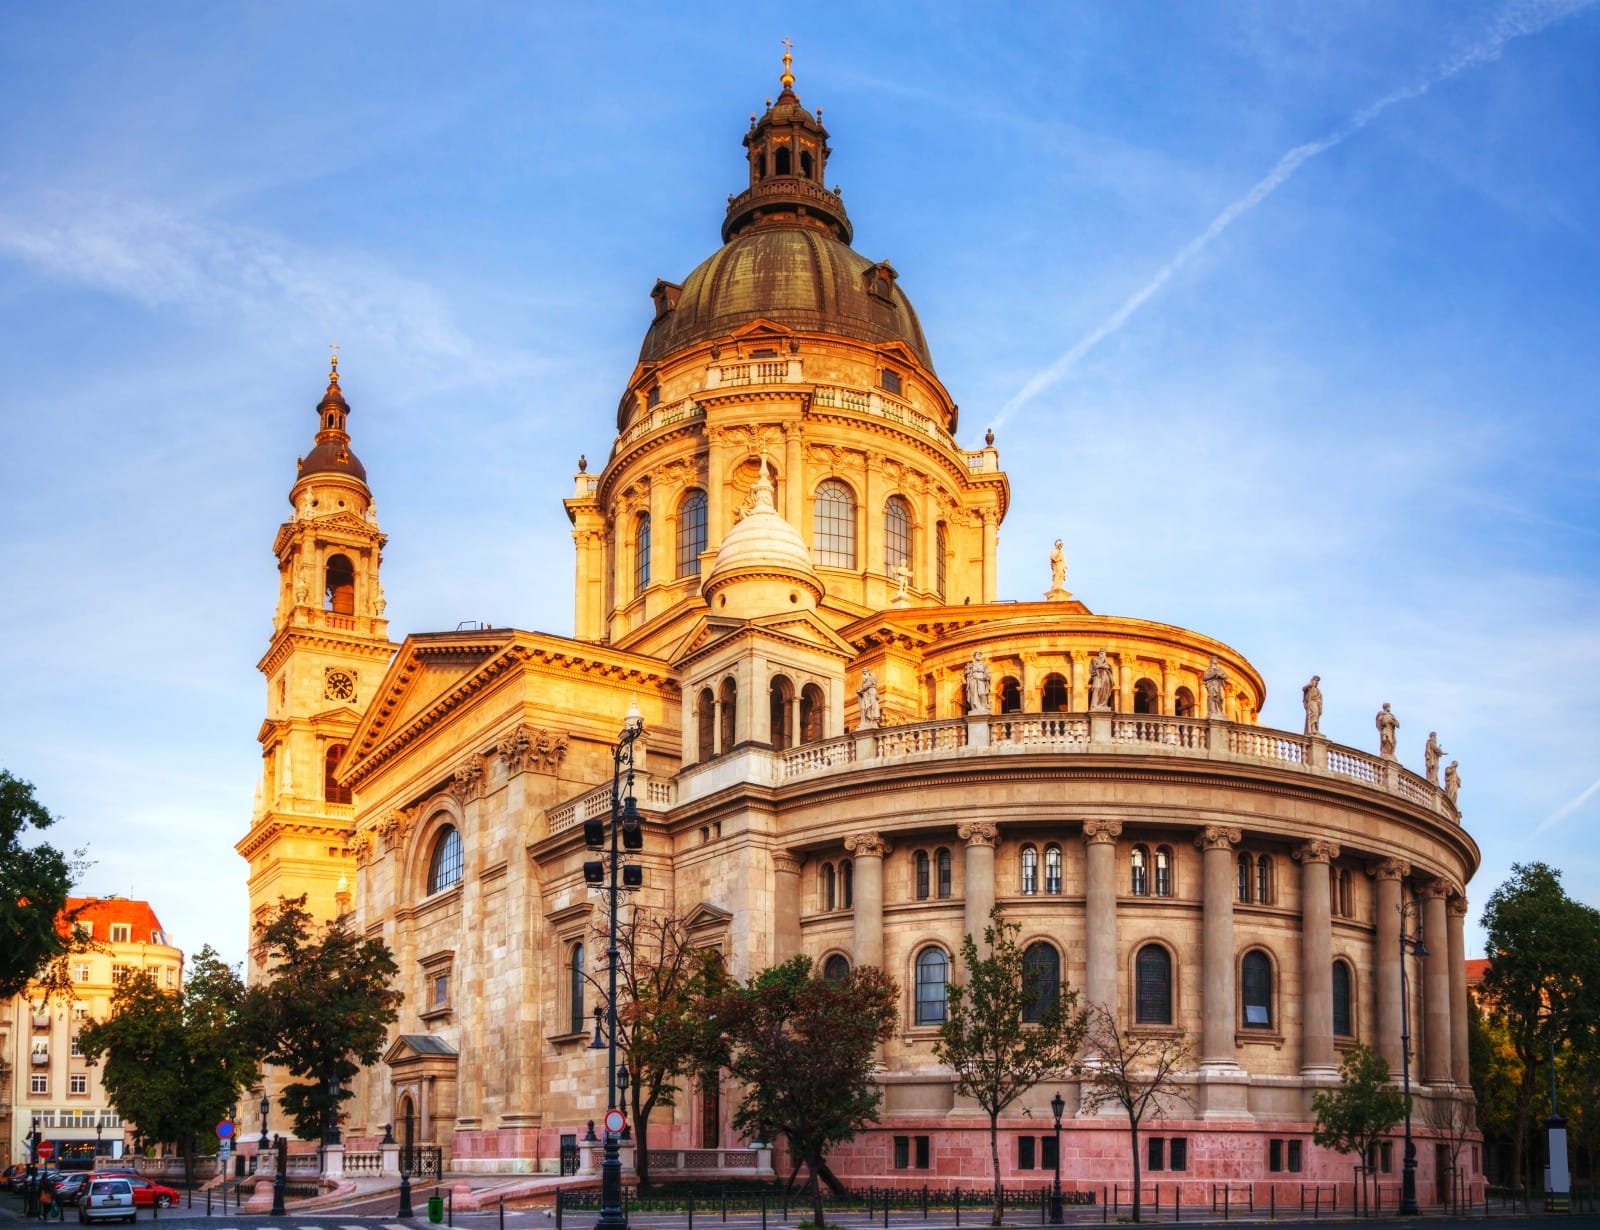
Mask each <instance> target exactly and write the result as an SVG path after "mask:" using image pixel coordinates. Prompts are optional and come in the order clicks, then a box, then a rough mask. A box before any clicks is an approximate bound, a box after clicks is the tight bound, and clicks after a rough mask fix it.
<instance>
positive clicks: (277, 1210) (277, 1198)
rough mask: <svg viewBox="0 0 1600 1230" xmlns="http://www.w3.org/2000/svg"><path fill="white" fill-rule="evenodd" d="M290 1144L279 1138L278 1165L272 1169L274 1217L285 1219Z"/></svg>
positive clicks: (272, 1213)
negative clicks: (284, 1202) (284, 1198)
mask: <svg viewBox="0 0 1600 1230" xmlns="http://www.w3.org/2000/svg"><path fill="white" fill-rule="evenodd" d="M288 1170H289V1142H288V1141H286V1140H284V1139H283V1137H281V1136H280V1137H278V1158H277V1164H276V1165H275V1166H273V1168H272V1212H271V1214H270V1216H272V1217H283V1216H285V1215H286V1210H285V1209H284V1207H283V1197H284V1194H285V1189H286V1188H287V1186H288V1183H289V1177H288Z"/></svg>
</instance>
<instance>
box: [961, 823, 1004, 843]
mask: <svg viewBox="0 0 1600 1230" xmlns="http://www.w3.org/2000/svg"><path fill="white" fill-rule="evenodd" d="M956 836H957V837H959V838H961V840H962V841H964V842H966V843H967V844H968V845H969V846H996V845H999V844H1000V830H999V828H997V827H996V826H995V825H993V824H990V823H989V822H988V821H987V820H974V821H971V822H970V823H968V824H960V825H957V826H956Z"/></svg>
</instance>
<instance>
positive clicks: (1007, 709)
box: [1000, 675, 1022, 713]
mask: <svg viewBox="0 0 1600 1230" xmlns="http://www.w3.org/2000/svg"><path fill="white" fill-rule="evenodd" d="M1000 712H1001V713H1021V712H1022V684H1021V683H1019V682H1018V681H1017V680H1016V679H1014V678H1013V677H1012V676H1010V675H1007V676H1006V677H1005V678H1004V679H1002V680H1001V681H1000Z"/></svg>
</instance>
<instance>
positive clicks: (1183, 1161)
mask: <svg viewBox="0 0 1600 1230" xmlns="http://www.w3.org/2000/svg"><path fill="white" fill-rule="evenodd" d="M1167 1169H1168V1170H1187V1169H1189V1138H1188V1137H1187V1136H1174V1137H1173V1138H1172V1139H1171V1140H1169V1141H1168V1142H1167Z"/></svg>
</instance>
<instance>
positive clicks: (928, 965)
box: [916, 948, 950, 1025]
mask: <svg viewBox="0 0 1600 1230" xmlns="http://www.w3.org/2000/svg"><path fill="white" fill-rule="evenodd" d="M949 981H950V958H948V957H947V956H945V955H944V951H943V950H942V949H939V948H924V949H923V950H922V951H921V952H920V953H918V954H917V989H916V1005H917V1007H916V1023H917V1024H918V1025H942V1024H943V1023H944V1014H945V987H946V985H947V984H948V983H949Z"/></svg>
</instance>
